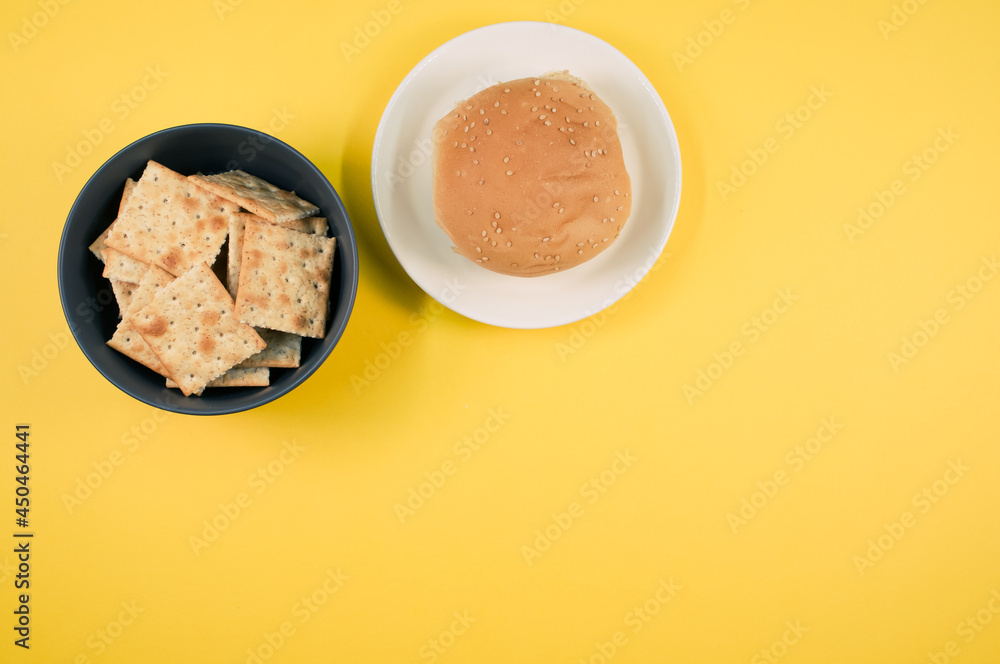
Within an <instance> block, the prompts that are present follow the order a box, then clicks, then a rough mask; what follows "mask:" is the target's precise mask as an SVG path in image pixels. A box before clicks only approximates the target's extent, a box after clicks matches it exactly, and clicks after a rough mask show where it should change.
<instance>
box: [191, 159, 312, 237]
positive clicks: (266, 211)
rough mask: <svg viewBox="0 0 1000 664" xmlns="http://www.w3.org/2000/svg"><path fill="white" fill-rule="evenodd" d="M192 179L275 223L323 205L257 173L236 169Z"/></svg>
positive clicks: (310, 214) (290, 219)
mask: <svg viewBox="0 0 1000 664" xmlns="http://www.w3.org/2000/svg"><path fill="white" fill-rule="evenodd" d="M189 177H190V178H191V180H192V181H194V182H196V183H198V184H199V185H201V186H202V187H204V188H205V189H207V190H209V191H211V192H212V193H214V194H216V195H218V196H222V197H223V198H225V199H226V200H228V201H232V202H234V203H237V204H239V205H242V206H243V207H244V208H246V209H247V210H249V211H250V212H253V213H254V214H255V215H257V216H258V217H263V218H264V219H267V220H268V221H270V222H271V223H277V224H283V223H284V222H287V221H292V220H293V219H302V218H304V217H309V216H312V215H314V214H316V213H317V212H319V208H318V207H316V206H315V205H313V204H312V203H310V202H309V201H305V200H303V199H301V198H299V197H298V196H296V195H295V192H294V191H285V190H284V189H279V188H278V187H275V186H274V185H273V184H271V183H270V182H267V181H265V180H261V179H260V178H259V177H257V176H255V175H250V174H249V173H246V172H244V171H240V170H235V171H227V172H225V173H218V174H216V175H200V174H198V175H191V176H189Z"/></svg>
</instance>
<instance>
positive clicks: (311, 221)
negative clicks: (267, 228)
mask: <svg viewBox="0 0 1000 664" xmlns="http://www.w3.org/2000/svg"><path fill="white" fill-rule="evenodd" d="M248 219H252V220H254V221H258V222H266V221H267V220H266V219H264V218H263V217H258V216H257V215H255V214H253V213H251V212H239V213H237V214H236V215H234V216H233V217H232V218H231V219H230V220H229V257H228V258H229V259H228V265H227V272H226V287H227V288H229V294H230V295H232V296H233V299H234V300H235V299H236V287H237V286H238V285H239V283H240V261H241V260H242V257H243V233H244V229H245V227H246V222H247V220H248ZM280 225H281V226H282V227H284V228H290V229H292V230H295V231H299V232H302V233H309V234H311V235H326V229H327V222H326V218H325V217H308V218H306V219H294V220H292V221H289V222H287V223H284V224H280ZM296 366H297V365H296Z"/></svg>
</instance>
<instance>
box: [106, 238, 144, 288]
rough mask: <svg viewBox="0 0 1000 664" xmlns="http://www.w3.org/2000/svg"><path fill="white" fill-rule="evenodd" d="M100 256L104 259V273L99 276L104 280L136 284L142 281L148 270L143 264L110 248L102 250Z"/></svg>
mask: <svg viewBox="0 0 1000 664" xmlns="http://www.w3.org/2000/svg"><path fill="white" fill-rule="evenodd" d="M101 256H102V257H103V258H104V272H103V273H102V274H101V276H102V277H104V278H106V279H117V280H119V281H127V282H129V283H130V284H137V283H139V282H140V281H142V277H143V275H144V274H146V270H148V269H149V266H148V265H146V264H145V263H143V262H141V261H137V260H136V259H134V258H132V257H131V256H126V255H125V254H123V253H122V252H120V251H118V250H117V249H112V248H111V247H105V248H104V249H102V250H101Z"/></svg>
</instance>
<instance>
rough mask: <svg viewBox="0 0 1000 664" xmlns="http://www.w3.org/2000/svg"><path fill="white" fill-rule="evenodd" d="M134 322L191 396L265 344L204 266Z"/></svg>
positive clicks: (187, 275) (157, 298)
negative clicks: (241, 320)
mask: <svg viewBox="0 0 1000 664" xmlns="http://www.w3.org/2000/svg"><path fill="white" fill-rule="evenodd" d="M136 191H138V188H137V189H136ZM128 319H129V321H131V323H132V324H133V325H134V326H135V328H136V329H137V330H139V333H140V334H141V335H142V338H143V339H144V340H145V341H146V343H147V344H149V347H150V348H151V349H152V350H153V352H154V353H155V354H156V357H157V358H159V360H160V362H161V363H162V364H163V366H164V367H165V368H166V370H167V373H168V374H170V377H171V378H173V379H174V380H175V381H176V382H177V384H178V386H179V387H180V388H181V392H183V393H184V395H185V396H188V395H191V394H199V393H201V391H202V390H203V389H204V388H205V386H206V385H208V383H209V382H211V381H212V380H214V379H215V378H217V377H218V376H220V375H222V374H223V373H225V372H226V371H227V370H228V369H231V368H232V367H233V366H235V365H237V364H239V363H240V362H242V361H243V360H245V359H247V358H248V357H250V356H251V355H253V354H254V353H257V352H258V351H260V350H263V348H264V346H265V343H264V340H263V339H261V338H260V335H258V334H257V333H256V332H255V331H254V329H253V328H252V327H250V326H249V325H246V324H245V323H241V322H239V321H238V320H237V319H236V317H235V316H234V315H233V300H232V298H230V297H229V293H227V292H226V287H225V286H223V285H222V282H221V281H219V278H218V277H216V276H215V274H214V273H213V272H212V268H210V267H209V266H208V264H207V263H204V262H202V263H199V264H198V265H196V266H195V267H193V268H191V269H190V270H188V271H187V272H185V273H184V274H182V275H181V276H179V277H178V278H177V279H175V280H174V281H172V282H171V283H170V284H168V285H167V286H165V287H164V288H163V289H161V290H160V291H159V292H158V293H157V294H156V296H155V297H154V298H153V301H152V302H150V303H149V304H148V305H146V306H145V307H143V308H142V309H140V310H139V311H136V312H133V313H130V314H129V316H128Z"/></svg>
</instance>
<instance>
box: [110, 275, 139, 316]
mask: <svg viewBox="0 0 1000 664" xmlns="http://www.w3.org/2000/svg"><path fill="white" fill-rule="evenodd" d="M108 281H110V282H111V292H112V293H114V294H115V300H117V301H118V317H119V318H121V317H122V316H123V315H125V311H126V310H127V309H128V305H129V302H131V301H132V295H133V293H135V291H136V289H137V288H139V284H133V283H129V282H127V281H120V280H118V279H109V280H108Z"/></svg>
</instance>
